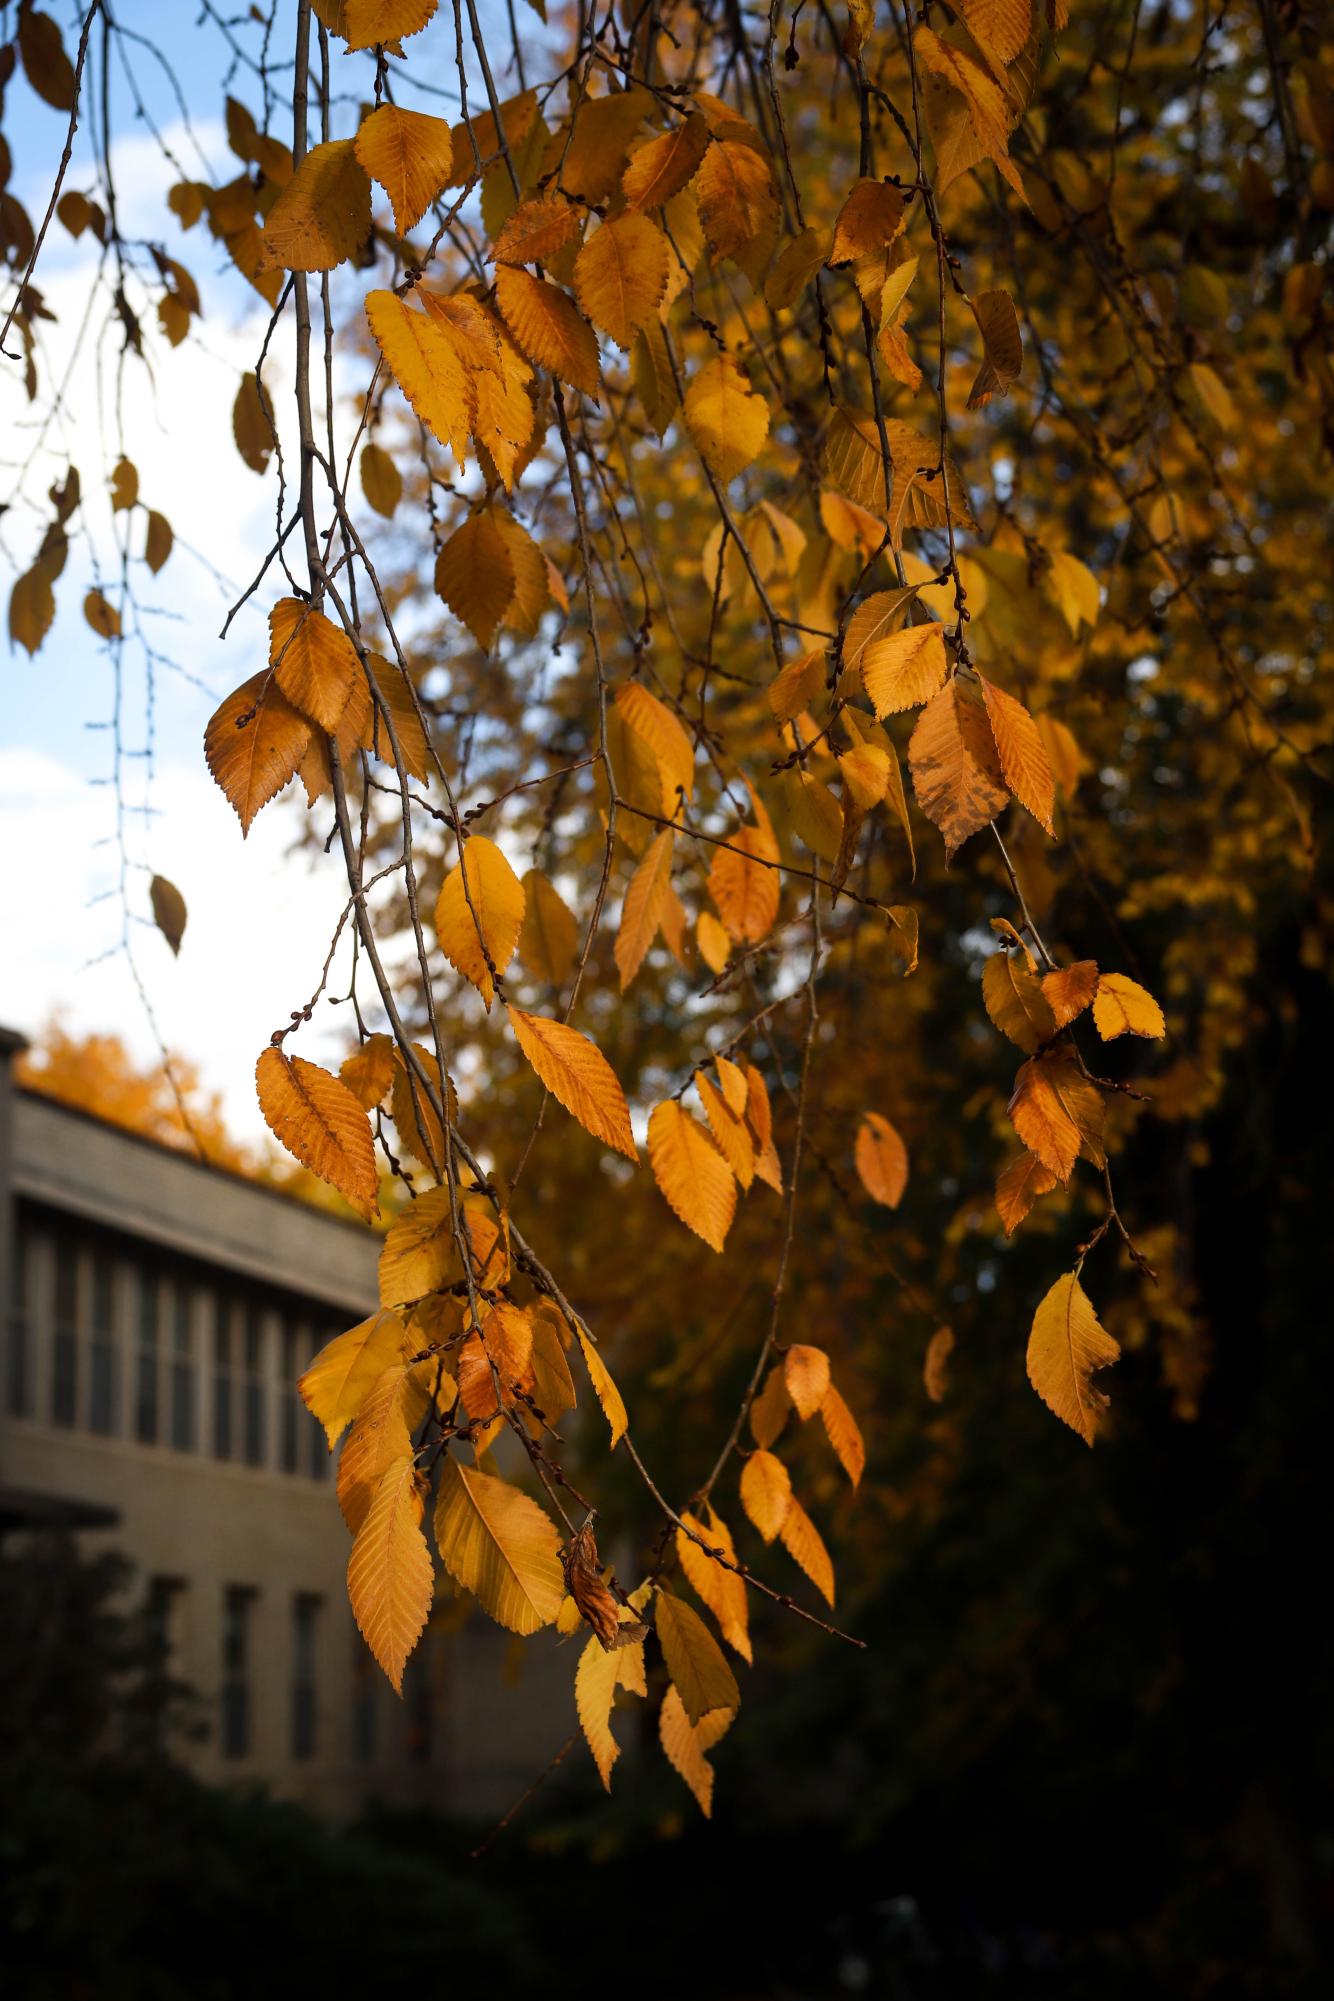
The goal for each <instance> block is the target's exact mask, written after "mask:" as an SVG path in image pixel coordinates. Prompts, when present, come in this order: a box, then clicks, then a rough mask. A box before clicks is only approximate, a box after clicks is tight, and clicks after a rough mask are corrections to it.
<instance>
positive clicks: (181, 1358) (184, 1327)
mask: <svg viewBox="0 0 1334 2001" xmlns="http://www.w3.org/2000/svg"><path fill="white" fill-rule="evenodd" d="M171 1442H172V1446H173V1448H174V1450H175V1451H177V1452H193V1451H194V1446H195V1361H194V1336H193V1331H192V1329H191V1326H190V1288H189V1286H188V1285H187V1284H186V1282H185V1280H184V1279H183V1278H178V1279H177V1280H176V1281H175V1283H174V1284H173V1285H172V1287H171Z"/></svg>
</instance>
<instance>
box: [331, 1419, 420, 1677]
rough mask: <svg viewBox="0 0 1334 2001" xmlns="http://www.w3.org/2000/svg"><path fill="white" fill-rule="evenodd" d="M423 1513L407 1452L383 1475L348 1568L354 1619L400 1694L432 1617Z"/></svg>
mask: <svg viewBox="0 0 1334 2001" xmlns="http://www.w3.org/2000/svg"><path fill="white" fill-rule="evenodd" d="M422 1512H423V1498H422V1487H421V1484H420V1482H419V1476H418V1473H417V1469H416V1466H415V1465H414V1464H413V1459H412V1454H411V1453H410V1452H405V1453H403V1454H402V1456H401V1457H400V1458H398V1459H395V1460H393V1461H392V1462H391V1464H390V1465H389V1466H388V1467H386V1469H385V1471H384V1473H383V1475H382V1476H381V1479H380V1484H379V1486H378V1487H377V1488H376V1490H375V1499H374V1500H373V1501H372V1503H371V1505H370V1508H369V1510H368V1512H367V1514H366V1518H365V1520H364V1521H363V1522H362V1524H361V1527H360V1529H359V1530H358V1531H357V1539H356V1541H355V1542H354V1543H353V1545H352V1555H351V1557H350V1558H349V1559H348V1566H347V1595H348V1597H349V1599H350V1600H351V1602H352V1616H353V1618H354V1619H355V1620H356V1622H357V1625H358V1627H359V1628H360V1630H361V1636H362V1638H363V1639H364V1640H365V1642H366V1645H367V1646H368V1647H369V1648H370V1650H371V1652H372V1653H373V1654H374V1656H375V1658H376V1660H377V1661H378V1662H379V1663H380V1666H381V1667H382V1668H383V1669H384V1671H385V1673H386V1674H387V1675H388V1677H389V1679H390V1681H391V1682H392V1683H393V1685H394V1688H395V1689H396V1690H397V1691H398V1692H399V1693H400V1694H401V1693H402V1688H403V1669H404V1667H405V1666H406V1664H407V1658H408V1655H409V1654H410V1653H411V1652H412V1649H413V1648H414V1647H415V1646H416V1644H417V1641H418V1638H419V1637H420V1635H421V1631H422V1628H423V1627H424V1626H425V1624H426V1621H427V1618H428V1617H429V1615H430V1610H431V1599H432V1596H433V1595H434V1591H435V1573H434V1570H433V1569H432V1566H431V1552H430V1550H429V1549H428V1548H427V1546H426V1537H425V1536H424V1535H423V1534H422V1526H421V1522H422Z"/></svg>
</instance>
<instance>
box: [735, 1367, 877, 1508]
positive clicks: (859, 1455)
mask: <svg viewBox="0 0 1334 2001" xmlns="http://www.w3.org/2000/svg"><path fill="white" fill-rule="evenodd" d="M820 1416H821V1417H822V1418H823V1420H824V1428H825V1432H826V1434H827V1435H828V1438H829V1443H830V1444H831V1445H832V1446H833V1448H834V1451H835V1452H836V1453H837V1454H838V1460H839V1464H840V1465H841V1466H842V1468H843V1471H844V1472H845V1473H846V1474H847V1476H848V1478H849V1480H851V1482H852V1484H853V1486H854V1487H857V1486H860V1484H861V1477H862V1474H863V1473H864V1472H865V1470H866V1445H865V1441H864V1440H863V1438H862V1434H861V1427H860V1425H859V1424H858V1423H857V1420H856V1418H855V1417H854V1416H853V1415H852V1412H851V1411H850V1410H849V1409H848V1406H847V1404H846V1403H845V1402H844V1401H843V1398H842V1397H841V1396H840V1395H839V1393H838V1391H837V1390H836V1389H835V1388H834V1385H833V1384H832V1383H830V1385H829V1387H828V1389H827V1390H826V1391H825V1393H824V1397H823V1399H822V1401H821V1404H820ZM752 1428H753V1426H752ZM761 1443H763V1440H761Z"/></svg>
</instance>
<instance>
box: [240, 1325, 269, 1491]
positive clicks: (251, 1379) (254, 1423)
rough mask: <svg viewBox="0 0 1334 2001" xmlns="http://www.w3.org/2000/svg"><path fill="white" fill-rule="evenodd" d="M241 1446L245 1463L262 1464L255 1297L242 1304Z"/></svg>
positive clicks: (260, 1330)
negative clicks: (243, 1327)
mask: <svg viewBox="0 0 1334 2001" xmlns="http://www.w3.org/2000/svg"><path fill="white" fill-rule="evenodd" d="M244 1341H245V1352H244V1355H243V1356H242V1362H243V1365H244V1370H245V1374H244V1378H243V1391H244V1395H243V1403H242V1425H243V1441H242V1449H243V1452H244V1456H245V1463H246V1465H247V1466H262V1465H263V1464H264V1401H265V1399H264V1388H265V1384H264V1317H263V1314H262V1312H261V1310H260V1307H259V1305H258V1302H257V1301H255V1300H247V1301H246V1307H245V1332H244Z"/></svg>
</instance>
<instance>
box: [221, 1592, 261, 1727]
mask: <svg viewBox="0 0 1334 2001" xmlns="http://www.w3.org/2000/svg"><path fill="white" fill-rule="evenodd" d="M255 1597H256V1593H255V1589H254V1586H253V1585H250V1584H229V1585H228V1586H227V1588H226V1590H225V1591H224V1593H223V1600H222V1755H223V1757H224V1758H244V1757H245V1756H247V1754H248V1753H249V1750H250V1626H251V1619H252V1615H253V1613H254V1609H255Z"/></svg>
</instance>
